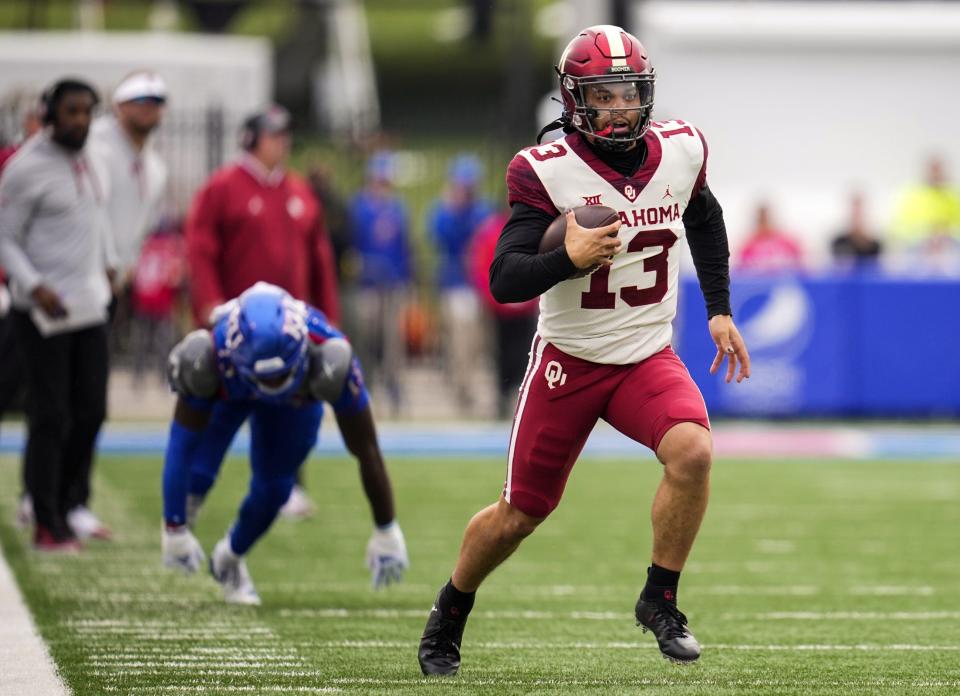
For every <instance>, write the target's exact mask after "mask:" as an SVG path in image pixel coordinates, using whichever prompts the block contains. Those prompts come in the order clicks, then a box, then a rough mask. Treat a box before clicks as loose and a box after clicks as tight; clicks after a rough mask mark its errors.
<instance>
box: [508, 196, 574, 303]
mask: <svg viewBox="0 0 960 696" xmlns="http://www.w3.org/2000/svg"><path fill="white" fill-rule="evenodd" d="M551 222H553V217H552V216H551V215H548V214H547V213H545V212H544V211H542V210H540V209H539V208H534V207H533V206H529V205H525V204H523V203H514V205H513V209H512V211H511V213H510V219H509V220H508V221H507V224H506V225H504V226H503V231H502V232H501V233H500V239H499V240H497V251H496V254H495V255H494V257H493V263H492V264H490V292H491V293H492V294H493V297H494V298H495V299H496V300H497V302H503V303H506V302H525V301H526V300H530V299H532V298H534V297H537V296H538V295H541V294H543V293H544V292H546V291H547V290H549V289H550V288H552V287H553V286H554V285H556V284H557V283H559V282H560V281H562V280H566V279H567V278H569V277H570V276H571V275H573V273H574V272H576V270H577V267H576V266H574V265H573V261H571V260H570V257H569V256H567V250H566V248H565V247H563V246H560V247H558V248H557V249H554V250H553V251H550V252H547V253H546V254H540V253H538V250H539V248H540V238H541V237H543V233H544V231H545V230H546V229H547V227H549V226H550V223H551Z"/></svg>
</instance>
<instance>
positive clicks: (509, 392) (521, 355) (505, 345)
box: [470, 213, 539, 420]
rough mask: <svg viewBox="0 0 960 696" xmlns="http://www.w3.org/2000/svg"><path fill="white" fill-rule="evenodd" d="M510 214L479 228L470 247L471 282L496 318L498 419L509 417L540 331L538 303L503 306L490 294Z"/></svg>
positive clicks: (533, 301) (499, 214) (485, 223)
mask: <svg viewBox="0 0 960 696" xmlns="http://www.w3.org/2000/svg"><path fill="white" fill-rule="evenodd" d="M508 218H509V215H508V214H506V213H497V214H496V215H491V216H490V217H488V218H487V219H486V221H485V222H483V223H482V224H481V225H480V227H479V228H478V229H477V231H476V234H475V235H474V237H473V242H472V244H471V246H470V279H471V281H472V283H473V286H474V288H475V289H476V291H477V294H479V296H480V297H481V299H482V300H483V305H484V307H485V308H486V309H487V310H488V311H489V312H490V314H491V315H492V316H493V320H494V323H493V326H494V336H495V338H496V344H497V345H496V353H495V359H496V369H497V418H499V419H501V420H504V419H507V418H509V417H510V415H511V413H512V412H513V409H514V406H515V405H516V399H517V393H518V392H519V391H520V383H521V382H522V381H523V375H524V372H525V371H526V367H527V356H528V353H529V351H530V343H531V341H532V340H533V332H534V331H535V330H536V328H537V314H538V310H537V308H538V305H539V300H536V299H533V300H528V301H527V302H519V303H516V304H500V303H499V302H497V301H496V300H495V299H494V298H493V294H492V293H491V292H490V264H491V263H493V257H494V256H495V254H496V249H497V240H498V239H499V238H500V230H502V229H503V226H504V225H505V224H506V222H507V219H508Z"/></svg>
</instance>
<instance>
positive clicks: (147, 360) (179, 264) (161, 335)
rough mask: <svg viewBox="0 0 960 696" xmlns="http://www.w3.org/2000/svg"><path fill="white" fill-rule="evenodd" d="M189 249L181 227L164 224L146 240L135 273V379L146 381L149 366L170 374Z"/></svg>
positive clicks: (132, 291) (133, 280) (133, 283)
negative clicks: (169, 359)
mask: <svg viewBox="0 0 960 696" xmlns="http://www.w3.org/2000/svg"><path fill="white" fill-rule="evenodd" d="M185 255H186V254H185V249H184V244H183V237H182V236H181V231H180V229H179V227H178V226H177V225H175V224H172V223H169V222H168V223H166V224H161V225H160V226H159V227H158V228H157V230H156V231H154V232H153V233H152V234H150V235H149V236H148V237H147V238H146V239H145V240H144V242H143V246H142V247H141V250H140V258H139V259H137V265H136V266H135V267H134V270H133V273H132V279H131V282H130V285H131V297H132V300H133V378H134V383H135V384H137V383H139V382H140V381H142V379H143V376H144V374H145V372H146V371H147V367H148V365H149V366H151V367H153V368H154V369H155V373H156V374H158V375H160V376H163V375H164V374H165V373H166V364H167V355H168V354H169V352H170V349H171V348H172V347H173V344H174V338H175V336H174V322H173V312H174V309H175V308H176V302H177V295H178V294H179V292H180V289H181V287H182V286H183V284H184V278H185V275H186V273H185V270H186V269H185V261H186V259H185Z"/></svg>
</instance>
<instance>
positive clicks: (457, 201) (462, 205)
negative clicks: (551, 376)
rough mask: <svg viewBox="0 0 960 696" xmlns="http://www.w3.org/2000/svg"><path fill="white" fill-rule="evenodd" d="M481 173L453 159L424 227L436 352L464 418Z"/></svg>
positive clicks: (475, 318)
mask: <svg viewBox="0 0 960 696" xmlns="http://www.w3.org/2000/svg"><path fill="white" fill-rule="evenodd" d="M482 173H483V168H482V166H481V165H480V162H479V160H477V158H476V157H473V156H472V155H461V156H459V157H457V158H456V159H454V160H453V162H452V163H451V165H450V171H449V184H448V185H447V189H446V191H445V192H444V195H443V198H441V199H440V200H439V201H437V202H436V203H435V204H434V206H433V209H432V210H431V212H430V218H429V223H428V229H429V232H430V235H431V237H432V240H433V243H434V246H435V248H436V251H437V255H438V266H437V287H438V289H439V291H440V319H441V331H442V339H441V347H442V349H443V352H444V356H445V358H446V368H447V373H448V379H449V381H450V384H451V385H452V387H453V389H454V391H455V393H456V396H457V400H458V403H459V405H460V408H461V411H463V412H464V413H468V412H469V411H470V410H471V408H472V406H473V402H474V398H473V393H472V392H473V386H472V382H473V380H472V377H473V375H474V374H475V373H476V370H475V369H474V367H473V366H474V365H475V364H476V353H477V346H478V345H479V344H480V343H481V326H480V324H479V319H480V311H479V310H480V305H479V302H478V299H477V293H476V290H475V289H474V287H473V285H472V284H471V282H470V279H469V277H468V257H467V249H468V247H469V244H470V240H471V239H472V238H473V233H474V232H475V231H476V229H477V227H478V226H479V225H480V223H481V222H483V220H484V219H486V218H487V217H488V216H489V215H490V214H491V213H492V212H493V205H492V204H491V203H490V202H489V201H487V200H484V199H481V198H480V197H479V196H478V192H477V188H478V186H479V184H480V177H481V175H482Z"/></svg>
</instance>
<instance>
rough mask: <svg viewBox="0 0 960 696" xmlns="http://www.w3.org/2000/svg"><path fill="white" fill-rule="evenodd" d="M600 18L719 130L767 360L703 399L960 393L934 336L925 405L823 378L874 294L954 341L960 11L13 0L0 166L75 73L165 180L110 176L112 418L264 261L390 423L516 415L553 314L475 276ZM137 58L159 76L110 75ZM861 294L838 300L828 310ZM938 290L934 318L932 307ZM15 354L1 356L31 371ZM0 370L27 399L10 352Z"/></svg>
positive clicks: (792, 410) (779, 400)
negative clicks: (330, 330)
mask: <svg viewBox="0 0 960 696" xmlns="http://www.w3.org/2000/svg"><path fill="white" fill-rule="evenodd" d="M745 4H746V5H749V6H750V8H749V14H746V13H745V8H744V7H743V5H745ZM594 23H616V24H621V25H623V26H624V27H625V28H627V29H628V30H629V31H631V32H633V33H634V34H636V35H637V36H639V37H640V38H641V40H642V41H643V42H644V43H645V45H646V46H647V48H648V49H649V50H650V54H651V57H652V59H653V63H654V65H655V67H656V68H657V71H658V82H657V106H656V108H655V117H657V118H661V119H667V118H674V117H680V118H684V119H689V120H690V121H692V122H693V123H695V124H696V125H697V126H698V127H700V128H701V130H703V132H704V133H705V135H706V137H707V140H708V143H709V144H710V154H711V159H710V168H709V172H710V181H711V187H712V188H713V189H714V190H715V191H717V193H718V197H719V198H720V200H721V202H722V203H723V204H724V206H725V209H726V217H727V224H728V232H729V236H730V240H731V251H732V258H731V266H732V270H733V276H732V277H733V286H734V305H735V313H736V314H737V315H738V321H741V322H742V325H743V326H744V327H745V333H747V334H748V335H747V336H746V338H747V342H748V344H749V345H751V348H756V349H757V358H758V359H757V365H756V369H755V372H756V373H757V379H754V380H752V381H753V382H754V383H755V384H753V385H752V386H751V389H752V390H753V391H751V392H750V394H749V395H748V396H747V397H746V398H741V400H740V401H739V402H733V401H730V402H725V401H723V399H724V398H725V397H724V396H722V395H714V394H713V393H712V392H711V391H710V389H709V388H706V389H705V396H706V397H707V398H708V401H710V400H711V399H717V400H718V402H719V403H712V404H711V411H712V412H714V413H718V414H724V413H726V414H730V415H736V414H739V413H743V414H751V415H844V414H853V415H907V416H917V415H930V414H933V415H955V414H957V413H960V403H958V402H957V399H958V397H957V394H960V390H958V389H955V387H956V385H957V382H956V381H953V380H954V377H955V376H957V377H960V375H956V369H957V368H955V367H953V366H952V363H950V361H949V358H947V357H946V356H944V359H943V363H942V368H943V369H942V370H940V371H939V373H938V375H937V377H936V379H932V380H931V384H932V385H933V386H932V387H931V388H932V389H933V391H932V392H931V391H930V390H929V389H927V388H926V387H923V386H920V387H917V386H916V384H915V385H914V388H913V390H912V391H914V392H916V391H921V392H924V393H926V394H928V396H929V395H931V394H932V396H931V397H930V398H928V399H927V400H926V401H924V400H922V399H921V400H920V401H919V402H917V403H916V404H914V405H913V406H911V407H909V408H907V407H904V406H903V404H904V403H905V402H904V401H903V399H901V398H900V397H899V396H898V394H897V393H892V394H889V395H887V396H886V397H869V398H868V396H866V395H863V396H862V398H861V396H858V397H857V399H856V400H853V401H851V400H849V399H848V400H847V401H844V397H850V395H851V394H853V393H854V392H855V391H856V389H855V388H853V387H850V386H849V385H847V384H846V383H844V382H843V380H842V379H841V380H840V381H839V382H837V386H836V388H835V392H836V394H833V395H829V394H828V395H822V394H821V393H820V391H818V390H819V389H820V387H821V386H822V385H820V384H818V383H819V382H820V381H821V380H820V379H819V378H818V377H817V375H818V374H821V372H820V370H821V368H822V366H823V364H824V363H825V362H827V361H830V360H833V361H836V359H837V356H838V355H840V354H841V353H846V354H854V355H858V356H859V359H858V362H859V363H861V365H860V366H859V367H857V368H856V369H864V368H863V364H870V363H871V360H873V358H871V357H869V356H865V354H864V353H863V352H862V351H860V350H859V348H857V347H858V346H860V342H863V343H867V344H871V343H873V342H874V340H879V337H878V338H876V339H875V338H874V337H873V336H872V334H869V333H868V332H867V329H866V328H863V329H862V332H861V333H862V335H861V333H858V334H857V335H856V336H852V335H851V334H850V333H849V331H850V330H851V329H850V327H851V326H852V325H857V326H860V325H870V326H873V325H874V323H875V321H874V319H870V318H868V317H870V316H872V315H869V314H868V310H869V311H876V310H877V307H876V306H875V305H876V304H880V305H882V308H883V309H885V310H886V311H884V312H882V313H881V314H880V315H879V317H880V320H879V322H880V323H884V322H885V324H884V326H883V332H884V334H885V335H886V336H887V337H890V336H897V337H899V338H901V339H902V338H903V337H904V335H905V334H909V335H910V337H911V339H916V340H917V341H921V342H922V338H923V335H927V340H929V341H931V343H932V344H935V345H940V344H942V343H944V342H947V343H949V341H950V339H951V338H952V339H956V338H958V337H960V329H958V320H957V319H956V318H955V317H954V315H955V313H951V312H949V311H946V310H947V308H948V307H950V306H952V305H950V304H949V303H950V302H953V298H955V297H956V295H957V287H958V286H960V182H958V181H957V179H956V178H955V177H954V173H955V170H956V168H957V167H960V140H958V139H957V138H956V137H955V136H954V135H953V132H954V129H955V123H956V119H957V117H958V116H960V100H958V99H957V97H956V95H954V94H952V93H951V91H950V90H949V89H946V85H948V84H950V83H951V80H952V79H955V70H956V66H957V65H958V64H960V62H958V61H960V44H958V43H957V42H956V37H957V36H958V35H960V8H958V7H957V5H956V4H954V3H950V2H933V3H929V2H928V3H914V2H880V3H877V2H850V3H842V4H835V3H822V2H810V3H798V2H791V3H784V2H757V3H736V2H716V3H709V4H707V3H693V2H674V3H667V2H655V1H653V0H651V1H648V2H640V1H639V0H636V1H631V0H610V1H608V2H587V1H578V0H566V1H564V0H555V1H549V0H497V1H496V2H492V1H489V0H486V1H484V0H473V1H470V0H467V1H458V0H416V1H412V2H404V3H394V2H390V1H389V0H366V2H361V1H359V0H270V1H266V0H179V1H178V0H152V1H148V0H143V1H142V2H132V1H127V2H113V1H111V0H29V1H28V0H23V1H20V0H8V2H5V3H3V6H2V8H0V32H2V35H0V36H2V38H0V66H2V70H0V144H3V145H4V147H5V149H4V150H3V152H2V154H0V166H3V162H6V161H8V160H9V158H10V157H12V156H15V154H14V153H15V152H16V150H17V148H18V147H20V146H21V144H22V143H23V142H24V141H26V140H27V139H29V138H30V137H31V136H33V135H34V134H35V133H36V132H37V131H38V130H40V129H41V128H42V127H43V123H42V122H41V118H40V117H41V114H40V112H39V97H40V94H41V92H42V90H43V89H45V88H47V87H48V86H49V85H50V84H51V83H52V82H53V81H55V80H56V79H58V78H62V77H65V76H69V77H78V78H82V79H84V80H85V81H87V82H89V83H90V84H91V85H93V86H94V87H95V88H96V89H97V90H98V92H99V93H100V95H101V96H102V97H103V99H102V102H101V104H100V107H99V112H98V114H99V115H98V116H97V121H96V122H95V124H94V126H93V128H92V131H91V132H92V135H91V137H92V138H94V139H96V137H98V136H97V133H98V132H101V131H105V129H109V128H116V127H119V128H120V131H118V133H119V134H120V135H119V137H120V139H121V140H123V139H126V141H128V142H134V143H136V147H135V148H134V149H135V152H134V154H133V155H132V157H131V158H130V159H129V162H128V161H127V160H124V163H121V164H120V165H118V166H121V167H122V166H130V167H132V168H131V169H130V171H129V172H128V173H127V174H126V175H125V174H123V170H122V169H121V170H120V172H121V173H120V174H119V175H117V176H119V177H120V178H121V179H123V178H127V179H128V183H129V182H130V181H132V182H135V183H136V182H139V184H137V185H140V186H146V187H148V188H149V187H150V186H156V187H158V188H157V190H156V192H155V195H153V194H150V195H146V194H145V193H144V191H143V190H139V191H138V189H137V186H136V185H135V186H132V187H124V186H117V187H114V191H113V193H112V194H111V195H114V196H116V197H123V196H130V197H137V196H139V197H138V198H137V200H138V201H140V204H141V207H142V214H143V219H142V221H137V222H126V220H128V219H129V215H128V216H127V218H123V217H122V214H121V218H122V219H123V220H125V222H124V223H122V224H121V225H120V227H121V229H115V230H114V235H115V237H116V239H117V244H118V251H120V252H122V253H121V254H120V255H121V257H122V258H121V261H120V266H119V269H118V270H119V277H118V278H117V279H116V281H115V283H114V291H115V293H116V299H117V304H116V307H115V312H114V313H113V316H112V319H111V321H110V329H109V341H110V364H111V370H112V375H113V377H112V379H113V381H114V383H115V385H116V387H115V388H120V386H121V385H122V386H123V387H124V388H125V389H127V392H126V393H127V395H128V396H127V401H126V402H124V403H129V404H130V410H128V411H127V412H126V413H125V414H124V415H131V413H137V406H138V403H139V402H142V401H144V400H145V399H146V398H147V397H146V396H145V395H148V394H151V393H155V392H160V393H162V372H163V365H164V363H165V359H166V354H167V352H168V350H169V348H170V347H171V346H172V345H173V343H174V342H175V341H176V340H177V338H178V337H179V336H181V335H183V334H184V333H185V332H187V331H189V330H190V329H191V328H192V327H194V326H196V325H202V324H204V323H205V322H206V321H207V318H208V317H209V312H210V309H211V308H212V307H213V306H214V305H216V304H217V303H219V302H222V301H223V300H225V299H228V298H229V297H230V296H233V295H235V294H237V293H238V292H239V291H240V290H242V289H243V288H244V287H246V285H248V284H250V283H251V282H253V281H255V280H268V281H270V282H274V283H278V284H280V285H282V286H284V287H286V288H287V289H288V290H289V291H291V292H292V293H293V294H295V295H297V296H298V297H302V298H303V299H305V300H308V301H310V302H312V303H314V304H316V305H317V306H319V307H320V308H321V309H323V310H324V311H326V312H327V314H328V315H329V316H330V317H331V319H333V320H334V321H335V322H336V323H338V324H339V325H340V326H341V327H342V328H343V329H344V330H345V331H346V333H347V334H348V335H349V336H350V337H351V339H352V342H353V343H354V344H355V346H356V348H357V350H358V352H359V354H360V356H361V358H362V361H363V364H364V366H365V369H366V372H367V375H368V379H369V380H370V382H371V384H370V386H371V388H372V391H373V394H374V397H375V402H376V404H377V409H378V415H379V416H380V417H396V418H410V417H420V416H429V417H435V418H436V417H440V418H447V417H452V418H477V417H479V418H501V419H502V418H508V417H509V416H510V415H511V414H512V409H513V398H514V395H515V393H516V388H517V387H518V385H519V382H520V379H521V378H522V375H523V371H524V367H525V364H526V353H527V349H528V346H529V342H530V338H531V336H532V333H533V331H534V328H535V323H536V305H535V303H534V304H525V305H519V306H517V305H499V304H497V303H496V302H494V300H493V299H492V297H491V296H490V294H489V291H488V289H487V283H486V274H487V267H488V266H489V262H490V259H491V258H492V256H493V249H494V246H495V244H496V239H497V235H498V233H499V230H500V227H501V225H502V223H503V221H504V219H505V217H504V216H505V215H506V214H507V210H506V206H505V195H504V188H505V187H504V179H503V177H504V173H505V170H506V165H507V163H508V162H509V160H510V158H511V157H512V155H513V154H514V152H516V150H517V149H519V148H521V147H525V146H528V145H531V144H533V141H534V136H535V134H536V132H537V130H538V129H539V127H540V126H541V125H543V124H544V123H547V122H548V121H550V120H552V118H553V117H554V116H555V115H556V113H557V109H558V106H557V105H556V104H555V102H553V101H552V100H551V96H552V95H553V93H552V90H554V88H555V84H554V82H555V75H554V72H553V68H552V65H553V63H554V62H555V60H556V57H557V53H558V50H559V47H560V46H562V44H563V43H565V42H566V41H567V40H568V39H569V37H570V36H572V35H573V33H574V32H575V31H576V30H577V29H579V28H580V27H583V26H587V25H589V24H594ZM824 27H827V28H828V29H829V30H824ZM799 56H803V60H799V59H798V57H799ZM138 75H139V76H149V79H151V80H155V81H156V82H155V83H150V85H151V86H150V88H147V87H144V86H143V84H140V83H138V84H140V89H139V90H134V91H133V92H129V93H128V94H126V95H124V94H123V93H121V89H120V88H121V86H123V85H124V84H128V83H129V81H130V79H131V77H132V76H138ZM138 79H139V78H138ZM158 85H159V86H158ZM135 110H139V111H138V112H137V113H134V111H135ZM144 110H147V111H149V114H148V115H147V116H146V117H145V116H144V115H143V113H140V112H143V111H144ZM553 135H554V136H557V135H560V134H559V133H554V134H553ZM107 147H108V149H109V144H108V146H107ZM114 147H115V148H119V147H121V145H117V144H116V143H115V144H114ZM124 147H125V145H124ZM127 154H129V153H127ZM149 162H154V164H152V165H151V164H148V163H149ZM151 166H152V167H154V169H150V167H151ZM161 170H162V172H161ZM151 171H152V172H153V173H152V174H151V173H150V172H151ZM0 176H2V174H0ZM125 191H127V192H126V193H125ZM131 200H132V198H131ZM120 205H122V203H121V204H120ZM140 228H142V229H140ZM684 253H686V252H684ZM686 270H687V275H688V276H689V275H690V274H691V273H692V265H691V264H689V263H687V264H686ZM742 281H746V282H745V283H742ZM741 283H742V284H741ZM688 285H689V287H688V288H687V292H686V299H687V301H686V302H685V303H684V306H683V307H682V309H681V316H680V317H679V318H678V329H679V330H678V334H677V336H678V338H677V341H678V345H679V348H680V352H681V354H683V353H684V352H686V353H687V355H685V356H684V357H685V361H686V362H687V364H691V359H692V358H691V356H697V355H699V353H698V352H697V351H699V350H701V346H700V344H698V343H697V342H696V341H697V340H699V337H697V338H696V339H695V337H694V336H693V334H694V333H695V332H697V331H699V332H700V333H703V334H705V330H703V325H702V324H701V325H700V329H698V328H697V324H696V323H695V322H696V321H699V318H698V317H699V315H698V314H697V313H696V312H697V308H696V307H695V305H698V304H700V302H699V298H698V293H697V291H696V289H695V287H696V286H695V285H690V284H688ZM738 286H739V287H744V288H746V290H745V291H740V290H738ZM875 287H876V288H878V289H877V290H876V292H875V293H874V291H873V290H872V289H871V288H875ZM824 288H828V290H829V292H828V291H827V290H825V289H824ZM891 288H892V289H891ZM738 293H739V294H738ZM824 293H827V294H824ZM831 293H832V294H831ZM864 293H866V295H867V299H864V300H863V301H862V302H860V301H858V304H857V305H856V307H854V308H852V309H850V310H849V311H847V310H845V309H843V306H842V302H839V301H837V300H836V298H837V297H842V298H851V297H857V298H859V297H861V296H862V295H863V294H864ZM914 294H916V295H915V299H912V298H914ZM874 297H875V298H900V299H870V298H874ZM738 298H739V299H738ZM902 298H907V299H902ZM843 301H844V302H845V301H847V300H846V299H844V300H843ZM901 303H902V304H901ZM936 307H941V308H942V309H943V310H944V311H942V312H939V311H938V317H939V321H937V322H930V325H931V326H932V327H934V328H933V329H931V331H933V333H932V334H931V333H929V332H928V331H927V330H926V324H923V323H921V324H917V323H916V322H917V321H918V320H925V319H924V317H925V316H926V313H928V312H930V311H932V308H936ZM861 309H862V311H861ZM3 310H5V307H3V306H0V313H6V312H5V311H3ZM700 311H702V310H700ZM851 313H852V315H851ZM687 317H689V318H690V325H691V328H690V329H687V327H686V322H687ZM918 317H919V319H918ZM901 319H905V320H907V321H908V323H907V324H904V325H903V326H901V325H900V324H898V323H897V321H899V320H901ZM744 320H746V321H744ZM910 322H913V323H910ZM858 330H860V329H858ZM751 332H752V333H753V334H754V335H753V336H751V335H749V334H750V333H751ZM685 342H687V343H685ZM16 344H17V342H16V341H15V340H7V341H6V342H5V343H4V348H3V350H4V355H3V357H2V360H0V362H2V363H3V364H5V365H15V364H17V363H16V359H15V358H14V357H11V355H12V354H13V352H15V351H16ZM704 350H705V349H704ZM918 350H919V351H923V350H924V349H923V348H922V347H921V348H918ZM926 355H927V356H928V357H929V358H930V360H932V361H933V362H932V363H928V365H929V364H932V365H933V366H934V367H936V368H940V367H941V363H940V362H937V361H939V360H940V358H939V357H937V356H939V353H937V352H936V351H935V350H934V352H933V353H929V352H928V353H926ZM693 359H699V358H693ZM876 360H879V361H883V360H884V358H883V357H882V356H881V357H877V358H876ZM706 362H707V364H708V363H709V358H706ZM765 365H767V366H768V367H769V370H768V371H767V374H768V375H770V377H769V380H768V381H766V382H765V381H764V377H763V375H764V369H763V368H764V366H765ZM691 369H693V368H691ZM851 370H853V371H854V372H855V369H854V368H851ZM848 372H850V374H853V372H851V371H848ZM5 374H7V375H10V376H8V377H5V379H7V380H9V381H6V382H4V386H3V392H4V394H5V402H9V405H10V406H11V407H16V405H17V398H16V396H15V394H16V390H15V389H14V386H13V385H15V378H16V374H17V371H16V370H15V369H14V370H10V369H8V370H6V371H5ZM695 377H698V375H695ZM846 378H849V379H854V377H849V376H847V377H845V379H846ZM856 379H859V378H856ZM950 384H952V385H953V386H952V387H950V386H949V385H950ZM944 385H945V386H944ZM938 388H941V389H942V390H943V396H942V397H941V396H940V393H941V392H939V391H937V389H938ZM947 392H949V393H947ZM111 394H113V391H112V392H111ZM111 398H113V397H111ZM731 398H733V397H731ZM850 398H852V397H850ZM884 398H886V399H887V400H886V401H884ZM871 399H872V400H871ZM167 403H168V402H163V404H164V406H166V405H167ZM910 403H913V402H910ZM113 408H114V409H116V408H117V406H116V404H113Z"/></svg>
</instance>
